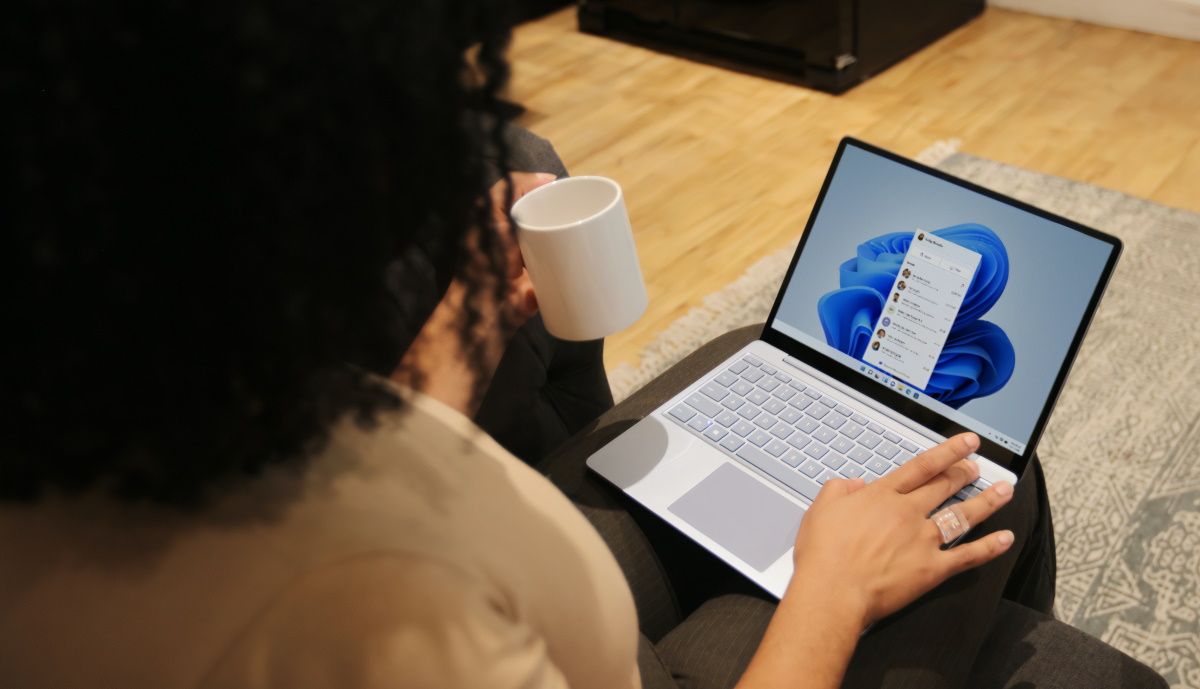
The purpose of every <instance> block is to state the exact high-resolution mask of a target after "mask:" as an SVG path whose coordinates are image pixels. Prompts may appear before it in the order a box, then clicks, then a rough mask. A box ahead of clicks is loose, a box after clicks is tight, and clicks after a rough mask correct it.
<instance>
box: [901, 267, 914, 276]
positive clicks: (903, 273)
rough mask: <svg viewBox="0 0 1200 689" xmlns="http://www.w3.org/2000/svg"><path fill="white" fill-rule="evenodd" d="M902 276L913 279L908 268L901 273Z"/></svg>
mask: <svg viewBox="0 0 1200 689" xmlns="http://www.w3.org/2000/svg"><path fill="white" fill-rule="evenodd" d="M900 274H901V275H903V276H904V277H905V278H910V277H912V271H911V270H909V269H908V268H905V269H904V270H903V271H901V273H900Z"/></svg>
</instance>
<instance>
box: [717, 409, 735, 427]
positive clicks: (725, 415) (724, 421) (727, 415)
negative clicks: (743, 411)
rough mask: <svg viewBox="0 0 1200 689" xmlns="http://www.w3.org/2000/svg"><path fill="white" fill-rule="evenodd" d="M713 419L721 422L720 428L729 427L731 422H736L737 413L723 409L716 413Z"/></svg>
mask: <svg viewBox="0 0 1200 689" xmlns="http://www.w3.org/2000/svg"><path fill="white" fill-rule="evenodd" d="M714 420H715V421H716V422H717V423H719V424H721V427H722V428H729V427H730V426H732V425H733V424H735V423H737V420H738V417H737V414H734V413H733V412H731V411H723V412H721V413H720V414H717V418H716V419H714Z"/></svg>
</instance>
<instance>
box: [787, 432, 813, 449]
mask: <svg viewBox="0 0 1200 689" xmlns="http://www.w3.org/2000/svg"><path fill="white" fill-rule="evenodd" d="M787 441H788V445H791V446H792V447H794V448H796V449H797V450H803V449H804V446H805V445H807V444H809V443H811V442H812V438H810V437H808V436H807V435H804V434H803V433H793V434H791V435H790V436H788V439H787Z"/></svg>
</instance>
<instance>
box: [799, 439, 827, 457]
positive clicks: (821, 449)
mask: <svg viewBox="0 0 1200 689" xmlns="http://www.w3.org/2000/svg"><path fill="white" fill-rule="evenodd" d="M828 453H829V448H827V447H825V446H824V445H822V444H821V443H809V445H808V447H806V448H804V454H806V455H808V456H809V457H812V458H813V459H820V458H822V457H824V456H825V455H826V454H828Z"/></svg>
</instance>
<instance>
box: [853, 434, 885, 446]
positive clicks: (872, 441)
mask: <svg viewBox="0 0 1200 689" xmlns="http://www.w3.org/2000/svg"><path fill="white" fill-rule="evenodd" d="M881 440H882V438H880V437H879V436H877V435H875V434H874V433H863V434H862V435H860V436H858V444H859V445H862V446H863V447H865V448H868V449H871V450H874V449H875V446H876V445H878V444H879V443H880V441H881Z"/></svg>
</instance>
